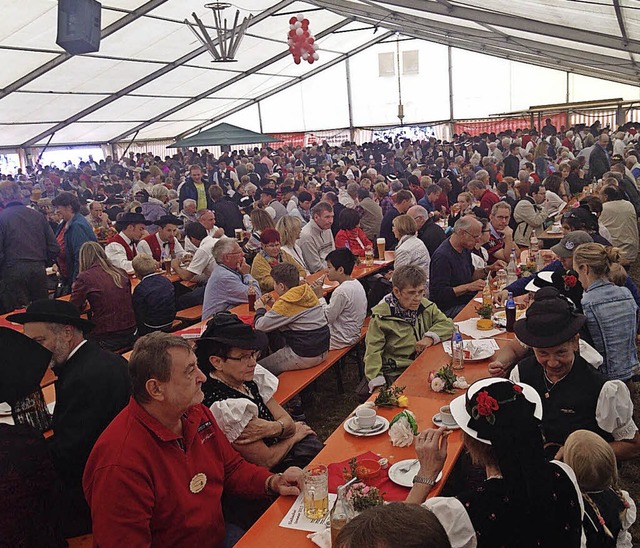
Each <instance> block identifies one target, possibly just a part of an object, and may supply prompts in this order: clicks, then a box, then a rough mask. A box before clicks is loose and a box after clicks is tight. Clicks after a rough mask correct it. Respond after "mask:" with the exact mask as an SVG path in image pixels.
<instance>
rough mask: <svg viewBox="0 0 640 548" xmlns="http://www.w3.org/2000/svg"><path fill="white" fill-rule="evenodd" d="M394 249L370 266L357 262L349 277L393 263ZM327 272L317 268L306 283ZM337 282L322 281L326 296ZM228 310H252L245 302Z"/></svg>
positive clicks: (246, 312) (240, 312)
mask: <svg viewBox="0 0 640 548" xmlns="http://www.w3.org/2000/svg"><path fill="white" fill-rule="evenodd" d="M395 255H396V253H395V251H385V252H384V260H376V261H375V262H374V264H373V265H372V266H366V265H365V264H363V263H360V264H357V265H356V266H355V267H354V269H353V272H352V273H351V277H352V278H354V279H356V280H360V279H362V278H366V277H367V276H371V275H373V274H377V273H378V272H380V271H381V270H383V269H385V268H387V267H388V266H389V265H391V264H392V263H393V260H394V258H395ZM326 273H327V271H326V270H319V271H318V272H315V273H314V274H310V275H309V276H307V277H306V278H305V281H306V282H307V283H313V282H315V281H316V280H317V279H318V278H321V277H322V276H324V275H325V274H326ZM338 285H339V284H338V282H329V281H328V280H327V281H325V282H324V283H323V287H324V289H323V293H324V296H325V297H326V296H327V295H328V294H329V293H331V292H332V291H333V290H334V289H335V288H336V287H338ZM271 295H272V296H273V298H274V299H277V298H278V295H277V293H276V292H275V291H272V292H271ZM230 312H233V313H234V314H236V315H237V316H253V315H254V312H252V311H250V310H249V305H248V304H247V303H243V304H239V305H238V306H234V307H233V308H232V309H231V310H230Z"/></svg>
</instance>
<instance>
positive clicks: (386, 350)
mask: <svg viewBox="0 0 640 548" xmlns="http://www.w3.org/2000/svg"><path fill="white" fill-rule="evenodd" d="M426 281H427V277H426V274H425V272H424V270H423V269H422V268H418V267H416V266H411V265H406V266H401V267H400V268H397V269H396V270H395V271H394V272H393V280H392V283H393V289H392V292H391V293H389V295H387V296H386V297H385V298H384V299H382V301H380V302H379V303H378V304H377V305H376V306H374V307H373V309H372V310H371V322H370V323H369V328H368V329H367V339H366V342H367V350H366V353H365V356H364V363H365V374H366V377H367V379H368V380H369V391H371V392H372V391H373V390H374V389H375V388H377V387H379V386H382V385H384V384H385V383H386V382H388V383H389V384H391V383H392V382H393V381H394V380H395V379H396V378H397V377H398V376H399V375H400V374H401V373H402V372H403V371H404V370H405V369H406V368H407V367H408V366H409V364H411V362H413V360H415V359H416V356H417V355H418V354H420V353H421V352H422V351H423V350H424V349H425V348H428V347H430V346H433V345H434V344H438V343H439V342H440V341H441V340H442V339H446V338H449V337H451V334H452V333H453V320H451V319H450V318H447V317H446V316H445V315H444V313H442V312H441V311H440V309H439V308H438V307H437V306H436V305H435V304H434V303H432V302H431V301H430V300H429V299H427V298H425V297H424V289H425V284H426Z"/></svg>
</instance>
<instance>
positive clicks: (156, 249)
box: [142, 234, 176, 261]
mask: <svg viewBox="0 0 640 548" xmlns="http://www.w3.org/2000/svg"><path fill="white" fill-rule="evenodd" d="M142 239H143V240H144V241H145V242H147V243H148V244H149V247H150V248H151V254H152V255H153V258H154V259H155V260H156V261H160V260H161V259H162V246H161V245H160V242H158V238H156V235H155V234H149V236H146V237H144V238H142ZM175 247H176V241H175V240H173V241H170V242H169V253H171V254H172V255H173V251H174V249H175Z"/></svg>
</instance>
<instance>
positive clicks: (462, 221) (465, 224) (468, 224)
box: [453, 215, 481, 234]
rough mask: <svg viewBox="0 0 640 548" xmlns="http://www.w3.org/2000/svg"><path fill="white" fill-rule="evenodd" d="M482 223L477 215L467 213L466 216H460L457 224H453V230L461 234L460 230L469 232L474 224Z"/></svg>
mask: <svg viewBox="0 0 640 548" xmlns="http://www.w3.org/2000/svg"><path fill="white" fill-rule="evenodd" d="M475 223H478V224H481V223H480V221H478V219H476V217H474V216H472V215H465V216H464V217H460V218H459V219H458V220H457V221H456V224H455V225H453V232H454V233H455V234H460V232H469V229H470V228H473V226H474V224H475Z"/></svg>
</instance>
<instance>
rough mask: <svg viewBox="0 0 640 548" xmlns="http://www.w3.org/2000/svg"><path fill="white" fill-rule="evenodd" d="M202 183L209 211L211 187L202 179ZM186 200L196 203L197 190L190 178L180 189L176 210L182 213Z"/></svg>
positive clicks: (211, 202) (211, 201)
mask: <svg viewBox="0 0 640 548" xmlns="http://www.w3.org/2000/svg"><path fill="white" fill-rule="evenodd" d="M202 182H203V183H204V192H205V194H206V195H207V209H211V207H212V206H213V200H212V199H211V196H209V187H210V186H211V183H208V182H207V181H205V180H204V179H202ZM187 198H191V199H192V200H195V201H196V203H197V202H198V190H197V189H196V185H195V184H194V183H193V179H192V178H191V177H189V178H188V179H187V180H186V181H185V182H184V184H183V185H182V186H181V187H180V195H179V197H178V208H179V209H180V211H182V207H183V204H184V201H185V200H186V199H187Z"/></svg>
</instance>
